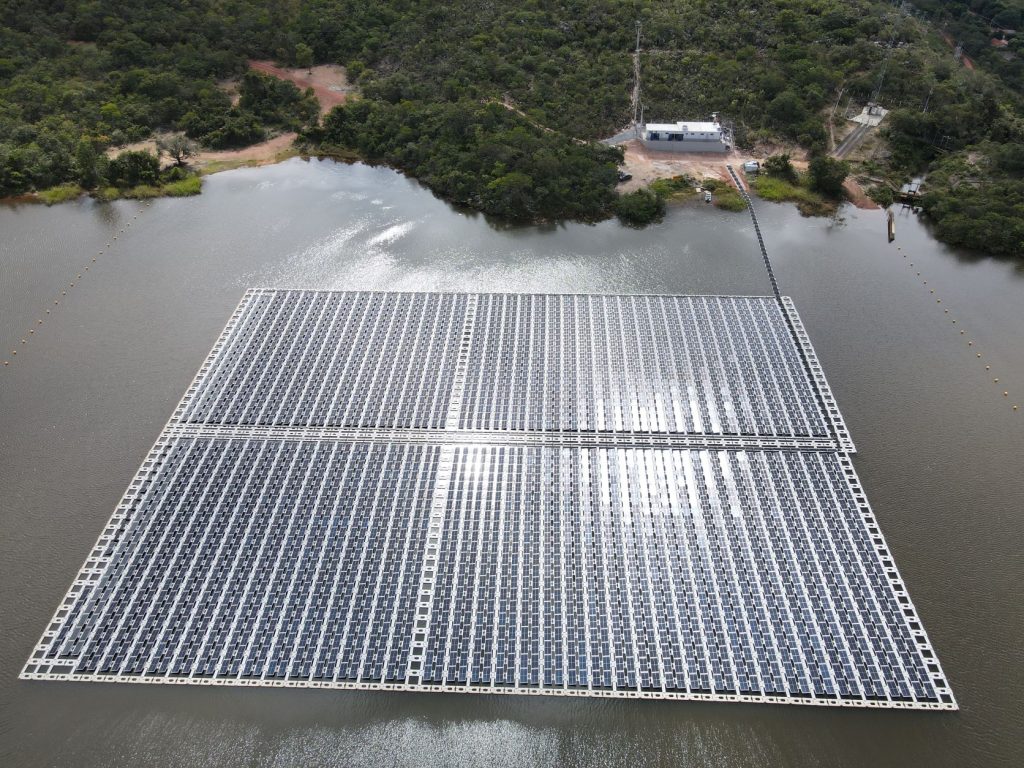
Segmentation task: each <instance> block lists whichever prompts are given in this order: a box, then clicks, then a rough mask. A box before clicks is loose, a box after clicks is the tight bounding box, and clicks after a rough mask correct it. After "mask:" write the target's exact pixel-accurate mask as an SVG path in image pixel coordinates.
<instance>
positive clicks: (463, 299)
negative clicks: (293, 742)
mask: <svg viewBox="0 0 1024 768" xmlns="http://www.w3.org/2000/svg"><path fill="white" fill-rule="evenodd" d="M852 449H853V446H852V443H851V442H850V439H849V435H848V433H847V431H846V428H845V426H844V425H843V422H842V418H841V416H840V415H839V412H838V409H837V408H836V407H835V402H834V400H833V398H832V395H831V393H830V392H829V390H828V386H827V384H826V383H825V380H824V376H823V375H822V372H821V368H820V365H819V364H818V362H817V360H816V358H815V356H814V352H813V349H812V348H811V346H810V343H809V341H808V340H807V336H806V333H805V332H804V330H803V328H802V326H801V325H800V321H799V318H798V317H797V316H796V312H795V311H794V309H793V307H792V305H791V303H790V302H789V301H788V300H786V299H783V300H782V301H781V302H780V301H777V300H776V299H774V298H762V297H709V296H542V295H511V294H481V295H476V294H426V293H369V292H335V293H329V292H313V291H269V290H267V291H262V290H261V291H250V292H249V293H248V294H246V296H245V298H244V299H243V301H242V303H241V305H240V306H239V308H238V310H236V312H235V314H234V315H233V316H232V318H231V321H230V322H229V324H228V326H227V328H226V329H225V331H224V333H223V334H222V336H221V338H220V339H219V340H218V342H217V344H216V345H215V347H214V349H213V352H212V353H211V355H210V357H209V358H208V359H207V361H206V363H205V364H204V365H203V367H202V369H201V370H200V372H199V374H198V376H197V377H196V380H195V382H194V383H193V385H192V386H191V387H190V388H189V390H188V392H187V393H186V395H185V397H184V399H183V400H182V402H181V404H180V405H179V407H178V408H177V410H176V411H175V412H174V415H173V416H172V418H171V420H170V422H169V423H168V425H167V427H166V428H165V430H164V432H163V433H162V434H161V436H160V439H159V440H158V441H157V444H156V445H155V446H154V448H153V450H152V451H151V453H150V455H149V456H148V457H147V459H146V460H145V462H144V463H143V466H142V467H141V469H140V470H139V473H138V475H137V476H136V478H135V479H134V481H133V482H132V484H131V486H130V487H129V489H128V492H127V493H126V495H125V497H124V499H123V501H122V503H121V504H120V506H119V507H118V509H117V511H116V512H115V514H114V516H113V518H112V519H111V521H110V523H109V524H108V526H107V528H106V530H105V531H104V533H103V534H102V535H101V536H100V539H99V541H98V542H97V544H96V546H95V548H94V550H93V552H92V553H91V554H90V556H89V558H88V560H87V562H86V564H85V566H84V567H83V569H82V571H81V573H80V574H79V577H78V578H77V579H76V581H75V583H74V584H73V585H72V587H71V589H70V591H69V592H68V594H67V596H66V597H65V599H64V601H63V603H62V605H61V606H60V608H59V609H58V611H57V613H56V615H55V616H54V619H53V621H52V622H51V624H50V626H49V627H48V628H47V630H46V632H45V633H44V635H43V638H42V640H41V641H40V643H39V645H38V647H37V648H36V650H35V651H34V653H33V654H32V656H31V658H30V659H29V661H28V663H27V665H26V666H25V669H24V671H23V673H22V676H23V677H25V678H30V679H61V680H92V681H115V682H160V683H193V684H195V683H207V684H231V685H286V686H307V687H331V688H374V689H395V690H430V691H433V690H436V691H459V692H499V693H531V694H562V695H588V696H620V697H622V696H632V697H649V698H678V699H712V700H726V701H777V702H788V703H805V704H824V705H866V706H882V707H886V706H888V707H913V708H945V709H950V708H955V707H956V703H955V700H954V698H953V694H952V692H951V690H950V688H949V685H948V684H947V682H946V680H945V678H944V676H943V673H942V670H941V668H940V666H939V662H938V659H937V658H936V657H935V654H934V652H933V650H932V648H931V646H930V644H929V642H928V638H927V636H926V634H925V632H924V629H923V627H922V626H921V623H920V620H919V619H918V617H917V615H916V612H915V610H914V607H913V605H912V603H911V601H910V598H909V596H908V595H907V592H906V589H905V587H904V585H903V583H902V581H901V579H900V577H899V574H898V572H897V570H896V567H895V564H894V563H893V560H892V557H891V555H890V554H889V551H888V549H887V548H886V545H885V542H884V540H883V538H882V534H881V532H880V530H879V528H878V525H877V522H876V521H875V519H874V516H873V514H872V512H871V510H870V508H869V507H868V504H867V501H866V499H865V496H864V493H863V491H862V490H861V488H860V485H859V482H858V480H857V477H856V474H855V473H854V470H853V466H852V464H851V461H850V457H849V454H850V452H851V451H852Z"/></svg>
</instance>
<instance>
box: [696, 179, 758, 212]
mask: <svg viewBox="0 0 1024 768" xmlns="http://www.w3.org/2000/svg"><path fill="white" fill-rule="evenodd" d="M701 186H703V187H704V189H705V190H707V191H708V192H710V193H711V202H712V203H714V205H715V207H716V208H721V209H722V210H723V211H733V212H736V211H743V210H746V207H747V204H746V203H745V202H744V201H743V198H742V197H740V193H739V192H737V191H736V188H735V187H733V186H732V185H731V184H726V183H725V182H724V181H719V180H718V179H703V180H702V181H701Z"/></svg>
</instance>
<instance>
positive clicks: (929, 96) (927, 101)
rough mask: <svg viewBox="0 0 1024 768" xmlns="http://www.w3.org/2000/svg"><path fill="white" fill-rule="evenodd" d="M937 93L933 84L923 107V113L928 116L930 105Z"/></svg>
mask: <svg viewBox="0 0 1024 768" xmlns="http://www.w3.org/2000/svg"><path fill="white" fill-rule="evenodd" d="M934 92H935V83H932V87H931V88H929V89H928V95H927V96H925V99H924V106H923V107H921V112H923V113H924V114H928V103H929V102H930V101H931V100H932V94H933V93H934Z"/></svg>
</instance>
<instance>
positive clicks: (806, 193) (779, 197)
mask: <svg viewBox="0 0 1024 768" xmlns="http://www.w3.org/2000/svg"><path fill="white" fill-rule="evenodd" d="M807 183H808V182H807V176H806V174H801V175H800V176H799V179H798V181H797V182H796V183H795V184H793V183H792V182H789V181H786V180H785V179H780V178H778V177H776V176H766V175H764V174H760V175H758V176H757V178H755V179H754V180H753V181H752V182H751V186H752V187H753V188H754V191H755V192H757V196H758V197H760V198H761V199H762V200H767V201H768V202H770V203H796V207H797V210H798V211H800V213H802V214H803V215H804V216H831V215H832V214H833V213H835V211H836V208H838V207H839V203H838V202H837V201H835V200H830V199H828V198H827V197H824V196H822V195H820V194H819V193H817V192H814V191H813V190H811V189H810V188H809V187H808V186H807Z"/></svg>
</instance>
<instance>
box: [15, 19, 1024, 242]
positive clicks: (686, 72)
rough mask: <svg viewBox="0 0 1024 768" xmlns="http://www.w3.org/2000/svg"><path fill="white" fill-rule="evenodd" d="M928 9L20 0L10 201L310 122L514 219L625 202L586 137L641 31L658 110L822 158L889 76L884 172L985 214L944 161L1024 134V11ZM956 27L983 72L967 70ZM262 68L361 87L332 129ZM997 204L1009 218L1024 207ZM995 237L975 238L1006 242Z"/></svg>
mask: <svg viewBox="0 0 1024 768" xmlns="http://www.w3.org/2000/svg"><path fill="white" fill-rule="evenodd" d="M915 7H916V8H917V9H923V10H924V11H926V12H928V13H929V14H930V17H929V21H927V22H925V21H921V20H920V19H918V18H915V17H913V16H909V15H907V14H903V13H900V12H899V11H898V10H896V9H895V8H894V7H893V6H892V5H891V4H889V3H887V2H881V1H879V0H699V1H698V0H695V1H694V2H679V1H678V0H509V1H508V2H492V3H481V2H479V0H447V1H446V2H438V0H380V1H379V2H366V1H365V0H292V1H290V2H280V0H187V1H186V0H170V1H169V2H159V3H158V2H151V0H35V2H31V3H24V2H17V0H0V195H2V194H13V193H20V192H24V191H28V190H33V189H43V188H45V187H48V186H52V185H58V184H63V183H68V182H71V183H77V184H81V185H83V186H85V187H87V188H92V187H96V186H103V185H104V184H107V183H109V182H110V179H109V178H108V177H107V174H108V173H109V171H110V164H108V163H107V162H106V159H105V150H106V149H107V148H108V147H110V146H118V145H122V144H125V143H128V142H132V141H137V140H140V139H143V138H146V137H148V136H151V135H152V134H153V133H154V132H170V133H173V134H180V133H184V134H185V135H186V136H187V137H188V138H189V139H191V140H193V141H195V142H197V143H199V144H201V145H204V146H207V147H214V148H232V147H241V146H245V145H247V144H251V143H253V142H256V141H259V140H261V139H263V138H265V137H267V136H268V134H269V133H271V132H273V131H284V130H298V131H301V132H303V133H304V135H305V136H306V137H307V140H308V142H309V145H310V148H311V149H314V150H315V149H316V148H317V145H318V144H319V143H323V144H324V145H325V146H328V147H330V148H335V149H345V150H348V151H354V152H358V153H359V154H361V155H363V156H366V157H369V158H374V159H379V160H382V161H384V162H388V163H391V164H394V165H397V166H400V167H402V168H404V169H405V170H406V171H408V172H409V173H410V174H413V175H415V176H417V177H418V178H421V179H423V180H424V182H425V183H427V184H428V185H430V186H431V187H432V188H433V189H435V190H437V191H438V192H439V193H440V194H443V195H445V196H446V197H449V198H451V199H453V200H456V201H458V202H461V203H464V204H466V205H471V206H473V207H476V208H479V209H482V210H484V211H488V212H490V213H494V214H497V215H501V216H507V217H510V218H515V219H525V218H549V219H551V218H560V217H566V216H571V217H579V218H595V217H599V216H602V215H609V214H610V213H612V212H614V210H615V204H614V203H615V200H616V197H615V194H614V165H615V162H616V159H617V158H616V157H615V156H614V153H613V152H611V151H609V150H606V149H604V148H602V147H600V146H596V145H591V144H589V143H587V142H590V141H592V140H594V139H597V138H600V137H602V136H606V135H610V134H611V133H613V132H615V131H616V130H618V129H621V128H622V127H624V126H625V125H627V124H628V122H629V121H630V119H631V118H632V109H631V103H630V93H631V89H632V85H633V83H632V72H633V61H632V52H633V48H634V45H635V22H636V21H638V20H639V21H642V23H643V53H642V55H641V57H640V64H641V69H642V72H643V92H642V102H643V105H644V107H645V114H646V116H647V118H648V119H650V120H670V119H677V118H678V117H681V116H688V117H690V116H692V117H706V116H707V115H709V114H710V113H711V112H719V113H721V114H722V116H723V117H724V118H725V119H727V120H729V121H731V122H732V123H733V124H734V126H735V136H736V139H737V141H738V143H740V144H741V146H749V145H751V144H753V143H756V142H758V141H759V140H762V139H763V140H771V141H776V142H777V141H780V140H782V141H786V142H789V143H791V144H800V145H802V146H804V147H805V148H807V149H809V150H811V151H812V152H813V153H816V154H822V153H823V152H824V151H825V150H826V149H827V141H828V134H827V132H826V130H825V125H826V119H827V116H828V114H829V113H830V112H831V110H832V109H833V107H835V106H836V99H837V96H838V93H839V89H843V91H842V93H843V100H844V101H845V100H846V99H847V98H850V99H852V100H853V103H854V104H855V105H856V104H857V103H863V102H865V101H867V100H868V99H869V98H871V97H872V95H873V94H874V93H875V91H876V88H877V87H878V86H879V84H881V87H882V88H881V101H882V102H883V103H884V104H885V105H886V106H887V107H889V108H891V109H893V112H892V113H891V115H890V117H889V118H887V120H886V124H885V126H886V127H885V133H886V136H887V139H888V142H889V144H890V146H891V150H892V152H891V156H890V157H888V158H887V159H885V158H883V165H884V167H883V168H881V171H882V172H883V173H887V174H889V175H890V176H899V175H901V174H909V173H912V172H914V173H918V172H921V171H923V170H925V169H927V168H928V167H929V166H930V165H932V166H933V167H934V169H935V173H934V174H933V179H934V181H933V183H932V184H931V185H930V188H929V192H930V194H931V195H932V197H931V198H929V199H930V200H932V202H931V203H930V204H929V205H928V206H926V212H927V213H928V215H929V216H931V217H932V218H933V219H934V220H936V221H937V222H939V221H940V219H941V218H942V217H946V218H956V217H960V216H964V215H966V214H964V213H963V210H966V209H965V208H964V207H963V206H959V207H958V206H956V205H953V204H952V203H951V202H949V201H948V200H945V201H944V200H943V198H944V196H946V195H949V194H951V193H952V190H954V189H955V188H956V187H957V186H958V185H959V181H958V180H959V176H958V175H957V174H948V173H943V172H942V169H943V168H944V167H946V166H947V165H949V164H950V163H953V164H955V163H957V162H960V161H961V160H963V159H964V158H966V157H968V156H972V157H973V156H977V155H978V154H979V153H981V155H982V156H984V157H985V158H990V157H991V158H996V157H1003V154H1001V153H1004V150H1003V149H1000V147H1005V146H1008V145H1012V144H1013V142H1015V141H1019V140H1020V133H1021V132H1020V130H1019V125H1020V120H1021V115H1022V114H1024V108H1022V91H1024V71H1022V69H1021V67H1022V61H1024V52H1022V51H1021V40H1022V39H1024V35H1016V36H1015V35H1013V34H1009V33H1005V32H1004V31H1003V30H1004V29H1008V28H1009V29H1019V28H1021V27H1024V19H1022V18H1021V16H1022V9H1024V0H917V2H915ZM940 25H941V27H945V28H946V29H948V30H949V34H950V35H953V36H955V37H958V38H960V39H962V40H963V41H964V43H965V50H966V51H967V53H968V54H969V55H970V56H971V57H972V58H973V59H974V61H975V63H976V65H977V66H976V68H975V69H974V70H971V69H968V68H965V67H963V66H961V65H960V64H959V63H958V62H955V61H954V60H953V58H952V56H951V51H950V47H949V42H948V41H946V40H944V39H943V37H942V36H941V35H940V34H939V32H940V28H941V27H940ZM1007 35H1008V37H1007ZM993 36H1000V37H1007V39H1008V43H1007V45H1006V46H1001V47H994V46H992V45H991V38H992V37H993ZM247 58H274V59H276V60H277V61H279V62H281V63H283V64H289V65H293V66H302V67H308V66H309V65H311V64H314V63H317V62H337V63H340V64H343V65H345V66H346V67H347V70H348V74H349V77H350V79H352V80H353V81H355V82H357V83H358V85H359V87H360V90H361V91H362V94H363V97H362V99H361V101H360V102H358V103H355V104H349V105H346V106H344V107H343V108H342V109H341V110H340V112H339V113H338V114H337V116H335V117H332V118H331V119H329V120H328V121H327V122H326V124H325V125H324V126H322V127H321V126H319V125H318V122H317V109H316V104H315V101H314V100H313V98H312V97H311V96H310V95H309V94H304V93H302V92H300V91H299V90H298V89H296V88H295V87H294V86H292V85H290V84H288V83H283V82H280V81H276V80H271V79H268V78H266V77H263V76H261V75H257V74H255V73H249V74H246V70H247V66H246V59H247ZM883 70H884V71H885V73H886V74H885V76H884V77H882V73H883ZM229 80H230V81H231V82H234V83H237V84H238V99H237V102H233V99H232V94H231V92H230V90H229V89H228V88H226V87H225V83H226V82H227V81H229ZM239 81H240V83H239ZM502 105H503V106H502ZM979 147H983V148H984V149H978V148H979ZM126 162H127V161H126ZM114 167H115V169H119V166H114ZM1014 167H1015V166H1014V163H1013V162H1003V161H1001V160H995V159H993V160H992V162H987V163H984V164H980V165H979V164H976V165H975V166H973V168H974V170H973V171H972V173H973V174H974V178H975V180H976V181H977V182H978V184H976V185H975V186H974V187H972V189H975V190H977V192H972V193H971V195H974V196H975V197H978V196H980V197H979V200H981V201H982V202H980V203H978V204H979V205H986V204H987V203H986V202H985V201H987V200H988V199H989V197H990V194H989V189H988V186H987V183H988V181H989V180H992V181H993V182H995V183H998V185H1001V186H1000V187H999V188H1000V189H1002V190H1004V192H1005V194H1001V195H1000V196H999V198H1000V199H1008V200H1015V199H1017V198H1018V195H1017V191H1019V188H1020V185H1022V184H1024V176H1022V173H1021V172H1020V171H1019V170H1013V169H1014ZM118 172H119V173H120V170H118ZM119 178H121V177H120V176H119ZM993 188H994V187H993ZM1006 190H1009V191H1008V192H1006ZM963 196H964V197H966V195H963ZM633 202H634V203H636V204H639V203H640V202H642V201H641V200H640V199H639V198H635V199H634V201H633ZM623 206H627V207H628V204H623ZM620 208H622V210H625V207H622V206H620ZM972 210H973V209H972ZM986 211H987V213H989V214H991V217H995V218H994V219H992V218H991V217H990V220H989V226H995V224H994V222H995V221H996V220H998V221H1002V220H1003V219H1005V217H1006V216H1009V215H1010V214H1011V213H1013V208H1012V206H1011V207H1010V208H1007V207H1006V206H1005V205H1002V204H1001V203H996V202H994V201H993V204H992V205H991V206H990V207H988V208H986ZM976 229H977V228H976V227H972V228H969V229H964V228H956V232H957V233H962V232H967V233H968V235H962V234H956V235H955V237H956V239H957V241H958V242H968V241H970V242H972V243H973V244H976V245H978V244H980V245H983V246H984V245H985V244H987V243H988V242H991V238H987V239H985V240H984V241H978V240H977V239H976V238H975V235H974V234H971V233H973V232H974V231H975V230H976ZM1003 229H1004V230H1006V231H1012V228H1007V227H1003ZM953 230H954V228H953V227H942V226H940V227H939V228H938V230H937V231H938V232H939V234H940V235H942V236H947V235H946V234H945V233H949V232H952V231H953ZM949 237H953V235H949ZM972 238H975V239H973V240H972ZM1004 250H1005V249H1004ZM1009 250H1010V251H1013V249H1012V248H1011V249H1009ZM1017 251H1019V247H1018V248H1017Z"/></svg>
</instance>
